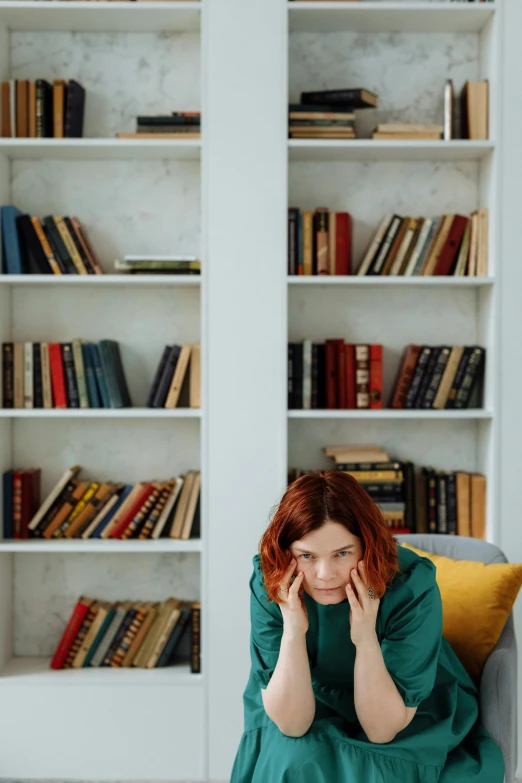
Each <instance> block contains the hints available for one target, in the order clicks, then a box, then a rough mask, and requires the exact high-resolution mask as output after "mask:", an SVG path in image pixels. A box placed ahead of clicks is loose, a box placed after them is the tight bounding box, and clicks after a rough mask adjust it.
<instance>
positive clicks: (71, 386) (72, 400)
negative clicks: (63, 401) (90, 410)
mask: <svg viewBox="0 0 522 783" xmlns="http://www.w3.org/2000/svg"><path fill="white" fill-rule="evenodd" d="M60 347H61V349H62V359H63V371H64V375H65V389H66V392H67V405H68V407H69V408H79V407H80V395H79V394H78V384H77V381H76V373H75V371H74V359H73V352H72V343H61V346H60Z"/></svg>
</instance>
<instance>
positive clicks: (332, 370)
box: [325, 340, 339, 409]
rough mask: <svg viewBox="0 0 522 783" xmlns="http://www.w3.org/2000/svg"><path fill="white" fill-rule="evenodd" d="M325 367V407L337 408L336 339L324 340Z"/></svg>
mask: <svg viewBox="0 0 522 783" xmlns="http://www.w3.org/2000/svg"><path fill="white" fill-rule="evenodd" d="M325 354H326V357H325V369H326V407H327V408H328V409H333V408H338V407H339V405H338V402H339V401H338V399H337V389H338V386H337V341H336V340H326V349H325Z"/></svg>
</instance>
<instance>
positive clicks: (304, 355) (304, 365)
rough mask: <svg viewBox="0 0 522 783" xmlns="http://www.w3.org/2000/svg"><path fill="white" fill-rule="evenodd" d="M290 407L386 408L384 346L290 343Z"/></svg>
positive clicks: (309, 341) (337, 340)
mask: <svg viewBox="0 0 522 783" xmlns="http://www.w3.org/2000/svg"><path fill="white" fill-rule="evenodd" d="M288 408H289V409H290V410H292V409H301V410H315V409H319V410H323V409H366V408H375V409H378V408H382V345H354V344H351V343H345V342H344V340H342V339H332V340H326V341H325V342H324V343H313V342H312V341H311V340H310V339H309V338H308V339H306V340H304V341H303V342H302V343H298V342H294V343H289V344H288Z"/></svg>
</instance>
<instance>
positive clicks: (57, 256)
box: [41, 220, 68, 275]
mask: <svg viewBox="0 0 522 783" xmlns="http://www.w3.org/2000/svg"><path fill="white" fill-rule="evenodd" d="M41 224H42V230H43V232H44V234H45V238H46V239H47V241H48V243H49V247H50V248H51V252H52V254H53V258H54V260H55V261H56V263H57V264H58V266H59V268H60V272H61V273H62V275H66V274H67V271H68V270H67V267H66V265H65V261H64V260H63V258H62V257H61V256H60V251H59V250H58V245H57V244H56V242H55V241H54V234H52V233H51V231H50V230H49V228H48V226H46V225H45V223H44V221H43V220H42V221H41Z"/></svg>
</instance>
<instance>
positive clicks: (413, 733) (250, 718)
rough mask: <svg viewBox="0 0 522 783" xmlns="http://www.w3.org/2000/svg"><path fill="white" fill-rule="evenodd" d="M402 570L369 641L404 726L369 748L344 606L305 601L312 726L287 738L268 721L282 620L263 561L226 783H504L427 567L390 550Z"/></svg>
mask: <svg viewBox="0 0 522 783" xmlns="http://www.w3.org/2000/svg"><path fill="white" fill-rule="evenodd" d="M397 551H398V554H399V563H400V566H401V569H402V572H401V573H400V574H397V576H396V577H395V579H394V581H393V583H392V584H391V585H390V587H389V588H388V590H387V592H386V594H385V595H384V596H383V598H382V599H381V603H380V606H379V613H378V615H377V622H376V631H377V636H378V639H379V644H380V645H381V650H382V654H383V658H384V662H385V664H386V668H387V670H388V672H389V674H390V676H391V677H392V678H393V681H394V682H395V684H396V686H397V689H398V691H399V693H400V694H401V696H402V697H403V699H404V704H405V705H406V706H407V707H417V708H418V709H417V712H416V714H415V717H414V718H413V720H412V721H411V723H410V724H409V725H408V726H407V727H406V728H405V729H403V731H401V732H399V734H397V736H396V737H395V739H394V740H393V741H392V742H389V743H386V744H378V743H372V742H370V741H369V740H368V738H367V736H366V734H365V732H364V730H363V729H362V727H361V725H360V723H359V721H358V719H357V713H356V711H355V705H354V693H353V687H354V682H353V672H354V663H355V647H354V645H353V644H352V641H351V639H350V610H349V604H348V600H345V601H343V602H342V603H340V604H333V605H330V606H323V605H321V604H318V603H317V602H316V601H314V600H313V599H312V598H310V596H308V595H307V594H305V600H306V605H307V608H308V619H309V628H308V632H307V634H306V646H307V651H308V659H309V662H310V671H311V675H312V685H313V690H314V694H315V705H316V706H315V717H314V721H313V723H312V725H311V727H310V728H309V730H308V731H307V733H306V734H305V735H304V736H302V737H287V736H286V735H284V734H282V733H281V732H280V731H279V729H278V728H277V726H276V724H275V723H274V722H273V721H271V720H270V718H269V717H268V715H267V714H266V712H265V710H264V707H263V702H262V699H261V688H266V687H267V685H268V683H269V681H270V677H271V676H272V674H273V672H274V669H275V666H276V664H277V659H278V655H279V648H280V644H281V635H282V630H283V621H282V616H281V610H280V609H279V606H278V605H277V604H275V603H273V602H270V603H267V593H266V590H265V587H264V585H263V576H262V573H261V570H260V560H259V555H256V556H255V557H254V559H253V563H254V573H253V575H252V577H251V579H250V588H251V623H252V631H251V642H250V653H251V661H252V668H251V672H250V678H249V680H248V684H247V686H246V689H245V691H244V695H243V702H244V712H245V731H244V733H243V736H242V738H241V742H240V745H239V749H238V752H237V756H236V759H235V763H234V767H233V770H232V777H231V783H436V781H438V782H439V783H502V782H503V779H504V761H503V757H502V753H501V751H500V749H499V748H498V746H497V745H496V744H495V742H494V741H493V739H492V738H491V737H490V735H489V734H488V732H487V731H486V729H485V728H484V727H483V726H482V724H481V723H480V722H479V720H478V692H477V689H476V687H475V685H474V684H473V681H472V680H471V678H470V677H469V675H468V674H467V672H466V670H465V669H464V667H463V666H462V664H461V663H460V661H459V659H458V658H457V656H456V655H455V653H454V652H453V649H452V648H451V647H450V645H449V643H448V642H447V641H446V639H444V638H443V636H442V604H441V599H440V592H439V589H438V586H437V583H436V581H435V566H434V565H433V563H432V562H431V561H430V560H428V559H427V558H423V557H419V556H418V555H417V554H415V553H414V552H412V551H411V550H408V549H406V548H404V547H401V546H398V547H397Z"/></svg>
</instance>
